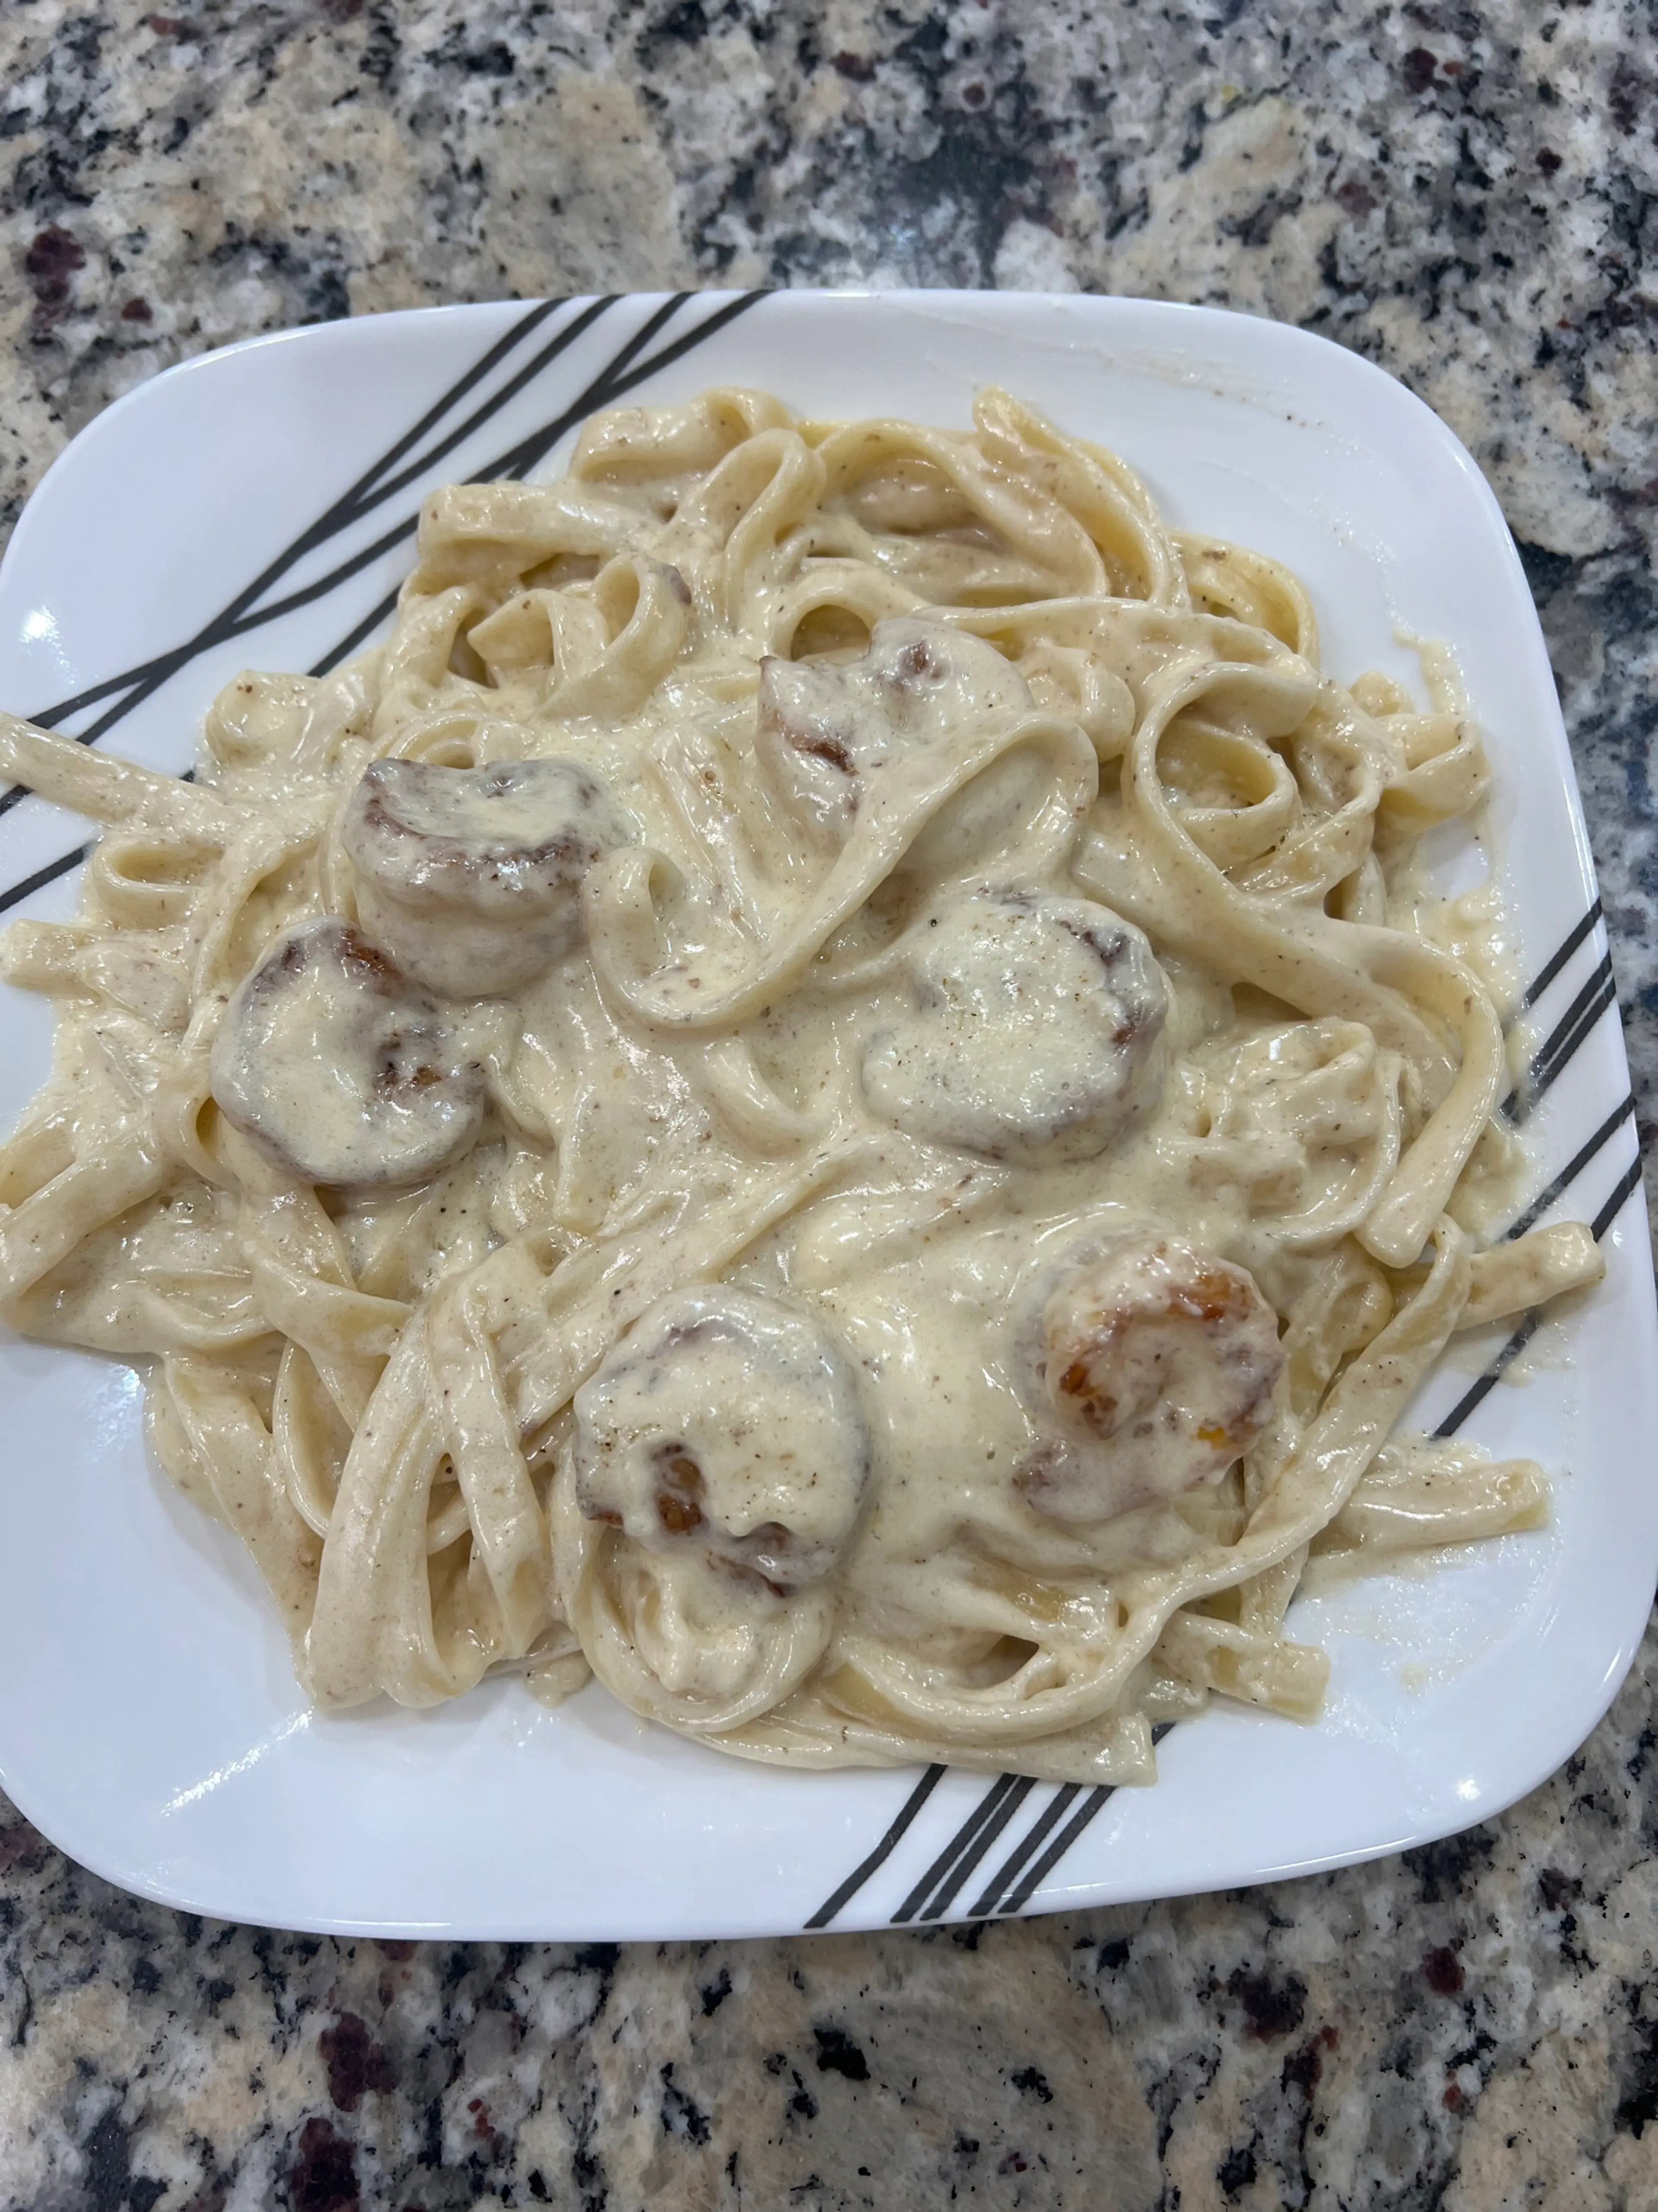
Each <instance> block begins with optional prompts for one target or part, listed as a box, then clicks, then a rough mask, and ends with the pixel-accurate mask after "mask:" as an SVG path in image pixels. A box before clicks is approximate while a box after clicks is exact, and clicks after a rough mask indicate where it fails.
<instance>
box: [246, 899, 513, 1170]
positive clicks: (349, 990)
mask: <svg viewBox="0 0 1658 2212" xmlns="http://www.w3.org/2000/svg"><path fill="white" fill-rule="evenodd" d="M211 1079H212V1086H213V1096H214V1098H215V1099H216V1102H217V1103H218V1106H219V1108H220V1110H221V1111H222V1113H223V1114H224V1115H226V1117H227V1118H228V1120H230V1121H234V1123H235V1125H236V1126H237V1127H238V1128H240V1129H243V1130H245V1131H246V1133H247V1134H248V1135H249V1136H251V1137H253V1138H254V1139H257V1140H258V1142H259V1143H260V1144H261V1145H263V1146H264V1149H265V1150H266V1151H267V1152H270V1154H271V1155H272V1157H273V1158H275V1159H276V1160H277V1161H278V1162H279V1163H281V1164H282V1165H283V1166H285V1167H287V1168H288V1169H289V1170H291V1171H292V1172H293V1173H294V1174H295V1175H297V1176H301V1177H303V1179H304V1180H305V1181H306V1182H317V1183H331V1184H357V1185H372V1184H396V1183H410V1182H423V1181H424V1180H425V1178H426V1177H427V1176H431V1175H435V1174H436V1172H437V1170H439V1169H440V1168H441V1167H446V1166H447V1165H448V1164H449V1163H450V1161H451V1160H453V1159H456V1158H459V1155H460V1154H461V1153H462V1152H465V1150H466V1149H467V1147H468V1146H470V1145H471V1143H472V1141H473V1139H474V1138H475V1137H476V1136H477V1132H478V1124H479V1123H480V1121H482V1120H483V1106H484V1083H483V1070H482V1069H481V1068H480V1067H479V1066H478V1065H477V1062H476V1061H475V1060H468V1059H467V1058H466V1057H465V1054H464V1053H463V1052H462V1051H461V1049H460V1048H459V1044H458V1042H457V1039H456V1036H455V1033H454V1030H453V1029H452V1026H451V1024H449V1023H448V1022H447V1021H446V1019H445V1018H444V1016H443V1014H442V1012H440V1009H439V1007H438V1006H437V1005H436V1003H435V1002H434V1000H432V999H431V998H430V997H429V996H428V994H427V993H426V992H424V991H422V989H421V988H420V987H419V985H418V984H416V983H411V982H410V980H409V978H408V977H407V976H406V975H404V974H403V973H402V972H401V971H400V970H399V969H398V968H397V967H396V966H395V965H394V963H392V961H390V960H389V959H387V957H386V955H385V953H383V952H382V951H380V949H379V948H378V946H376V945H371V944H369V943H368V941H367V939H366V938H364V937H362V936H361V935H360V934H359V933H358V932H357V931H356V930H355V929H352V928H349V927H348V926H347V925H346V924H345V923H344V922H343V921H338V920H337V919H335V918H333V917H330V918H328V919H327V920H325V921H313V922H312V923H310V924H309V925H308V926H307V927H305V928H304V929H300V930H296V931H295V933H293V935H291V936H289V937H287V938H285V939H283V940H282V943H281V944H280V945H277V946H276V949H275V951H272V952H271V953H270V955H269V956H268V957H266V958H265V959H264V961H263V962H262V963H260V965H259V966H258V968H256V969H254V971H253V973H252V975H250V976H249V977H248V978H247V980H246V981H245V982H244V983H243V984H242V985H241V987H240V989H239V990H238V991H237V992H236V994H235V995H234V998H233V999H232V1000H231V1001H230V1004H229V1006H228V1007H227V1008H226V1009H225V1015H224V1019H223V1022H222V1024H221V1025H220V1030H219V1034H218V1037H217V1040H216V1042H215V1045H214V1048H213V1059H212V1066H211Z"/></svg>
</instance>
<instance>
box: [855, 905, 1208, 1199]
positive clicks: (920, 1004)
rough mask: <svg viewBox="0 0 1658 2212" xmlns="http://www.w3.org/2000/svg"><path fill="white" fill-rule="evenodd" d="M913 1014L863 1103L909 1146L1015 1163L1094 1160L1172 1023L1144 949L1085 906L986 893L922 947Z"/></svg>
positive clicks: (883, 1048) (872, 1058) (1103, 912)
mask: <svg viewBox="0 0 1658 2212" xmlns="http://www.w3.org/2000/svg"><path fill="white" fill-rule="evenodd" d="M910 976H911V984H912V988H913V990H914V1000H915V1005H914V1012H913V1013H912V1014H911V1015H910V1016H909V1017H908V1019H906V1020H904V1021H902V1022H901V1023H900V1024H898V1025H897V1026H896V1028H893V1029H888V1030H878V1031H877V1032H876V1033H875V1034H874V1036H872V1038H871V1040H870V1043H869V1047H868V1049H867V1051H866V1052H865V1055H864V1066H863V1077H864V1091H865V1097H867V1098H868V1100H869V1103H870V1104H871V1105H872V1107H873V1108H874V1109H875V1110H876V1112H877V1113H878V1114H884V1115H888V1116H890V1119H891V1120H893V1121H896V1123H897V1124H898V1126H899V1127H900V1128H902V1129H903V1130H904V1131H905V1132H906V1133H908V1135H910V1136H912V1137H920V1138H922V1139H925V1140H926V1141H927V1142H928V1143H931V1144H936V1145H957V1146H962V1147H963V1149H964V1150H966V1151H968V1152H980V1153H982V1154H984V1155H985V1156H986V1157H987V1158H991V1159H997V1160H1010V1161H1014V1162H1027V1163H1033V1164H1035V1163H1041V1162H1044V1161H1048V1160H1087V1159H1093V1158H1096V1156H1097V1155H1098V1154H1099V1153H1101V1152H1103V1151H1104V1150H1105V1148H1106V1146H1108V1144H1109V1143H1110V1141H1111V1139H1112V1138H1113V1137H1114V1135H1115V1134H1116V1133H1117V1130H1118V1129H1119V1127H1121V1124H1122V1122H1123V1121H1124V1120H1125V1118H1126V1117H1127V1115H1128V1114H1129V1112H1130V1111H1131V1110H1132V1109H1133V1106H1134V1104H1135V1103H1137V1101H1138V1100H1139V1098H1140V1097H1143V1096H1144V1095H1145V1091H1146V1089H1147V1087H1148V1086H1147V1083H1146V1081H1145V1076H1146V1070H1147V1065H1148V1062H1149V1061H1150V1060H1151V1055H1152V1051H1153V1048H1154V1047H1155V1046H1156V1044H1157V1037H1158V1034H1159V1032H1160V1031H1161V1030H1162V1028H1163V1019H1164V1016H1165V1015H1166V1013H1167V1012H1168V1006H1169V994H1168V990H1167V987H1166V986H1165V984H1164V982H1163V971H1162V969H1160V968H1159V967H1158V965H1157V961H1156V959H1155V957H1153V954H1152V951H1151V946H1150V945H1149V944H1148V943H1147V942H1146V940H1145V938H1144V937H1143V936H1142V935H1141V934H1140V933H1139V930H1138V929H1136V928H1135V927H1133V924H1132V923H1131V922H1127V921H1123V920H1122V919H1121V916H1120V915H1114V914H1113V913H1112V911H1111V909H1110V908H1109V907H1104V906H1098V905H1096V904H1095V903H1094V902H1093V901H1092V900H1090V899H1074V898H1054V897H1048V896H1042V894H1039V893H1033V892H1012V891H995V890H985V891H980V892H977V893H975V895H974V896H971V897H970V898H967V899H963V900H962V901H960V902H958V903H957V904H955V905H953V906H950V907H946V908H944V911H943V912H942V913H940V914H939V915H938V916H937V917H936V918H933V919H932V922H931V926H930V927H927V928H926V929H925V930H923V931H921V932H920V935H919V940H918V947H917V951H916V954H915V956H914V960H913V961H912V963H911V969H910Z"/></svg>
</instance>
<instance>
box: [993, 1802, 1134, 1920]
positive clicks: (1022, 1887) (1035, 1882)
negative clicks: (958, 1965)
mask: <svg viewBox="0 0 1658 2212" xmlns="http://www.w3.org/2000/svg"><path fill="white" fill-rule="evenodd" d="M1113 1790H1114V1784H1111V1783H1108V1782H1096V1784H1095V1785H1094V1787H1093V1788H1092V1789H1091V1790H1090V1791H1089V1793H1088V1795H1087V1796H1086V1797H1084V1799H1083V1802H1082V1803H1081V1804H1080V1805H1079V1806H1078V1808H1077V1809H1076V1811H1075V1812H1074V1813H1073V1814H1072V1816H1071V1818H1070V1819H1069V1820H1067V1821H1066V1824H1065V1826H1064V1827H1063V1828H1061V1829H1060V1832H1059V1834H1058V1835H1057V1836H1055V1837H1054V1840H1053V1842H1052V1843H1051V1844H1049V1845H1048V1849H1047V1850H1045V1851H1044V1852H1043V1853H1042V1857H1040V1858H1039V1859H1038V1860H1037V1861H1036V1863H1035V1866H1033V1867H1031V1868H1030V1869H1029V1871H1028V1872H1027V1873H1026V1874H1025V1875H1023V1877H1022V1878H1021V1879H1020V1880H1019V1881H1017V1882H1015V1884H1014V1885H1013V1887H1012V1888H1011V1889H1010V1890H1009V1891H1008V1893H1007V1894H1006V1895H1005V1897H1004V1898H1003V1899H1002V1901H1001V1904H1000V1905H999V1907H998V1911H1000V1912H1003V1913H1008V1912H1018V1911H1023V1908H1024V1907H1025V1906H1026V1905H1029V1902H1030V1900H1031V1899H1032V1898H1033V1897H1034V1896H1035V1894H1036V1892H1037V1891H1038V1890H1039V1889H1040V1888H1041V1887H1042V1884H1043V1883H1044V1882H1045V1881H1047V1880H1048V1876H1049V1875H1051V1874H1052V1873H1053V1871H1054V1868H1055V1867H1056V1866H1058V1864H1059V1863H1060V1860H1061V1859H1062V1858H1063V1857H1065V1855H1066V1852H1067V1851H1068V1850H1070V1849H1071V1846H1072V1844H1074V1843H1075V1842H1076V1840H1077V1838H1078V1836H1080V1835H1081V1833H1082V1832H1083V1830H1084V1828H1085V1827H1086V1826H1088V1824H1089V1822H1090V1820H1093V1818H1094V1817H1095V1815H1096V1814H1097V1813H1098V1812H1099V1810H1100V1808H1102V1806H1103V1804H1104V1803H1105V1801H1106V1799H1107V1798H1108V1797H1109V1796H1111V1795H1112V1794H1113Z"/></svg>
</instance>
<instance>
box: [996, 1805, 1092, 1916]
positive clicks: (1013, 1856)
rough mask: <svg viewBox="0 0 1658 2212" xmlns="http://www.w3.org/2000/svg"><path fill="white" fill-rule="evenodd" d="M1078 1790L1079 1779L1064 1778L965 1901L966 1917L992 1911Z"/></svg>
mask: <svg viewBox="0 0 1658 2212" xmlns="http://www.w3.org/2000/svg"><path fill="white" fill-rule="evenodd" d="M1082 1791H1083V1785H1082V1784H1081V1783H1080V1782H1067V1783H1066V1784H1065V1785H1064V1787H1063V1788H1062V1789H1060V1790H1056V1791H1055V1792H1054V1796H1053V1797H1052V1798H1051V1799H1050V1800H1049V1802H1048V1805H1047V1806H1046V1807H1045V1808H1044V1809H1043V1811H1042V1815H1041V1817H1040V1818H1039V1819H1038V1820H1035V1822H1034V1823H1033V1824H1032V1826H1030V1828H1029V1830H1028V1831H1027V1832H1026V1834H1025V1836H1024V1838H1023V1841H1022V1842H1021V1843H1020V1844H1018V1845H1017V1847H1016V1848H1015V1849H1014V1850H1012V1851H1011V1853H1010V1854H1009V1855H1008V1857H1006V1858H1005V1859H1004V1860H1003V1861H1002V1863H1001V1865H1000V1866H999V1868H998V1869H997V1870H996V1872H995V1873H994V1874H993V1875H992V1876H991V1878H990V1881H989V1883H988V1884H987V1887H986V1888H985V1890H984V1892H983V1893H982V1894H981V1896H980V1898H979V1899H978V1901H977V1902H976V1904H973V1905H969V1907H968V1909H967V1917H968V1918H969V1920H982V1919H983V1918H984V1917H985V1916H986V1915H987V1913H991V1912H994V1911H995V1910H996V1908H997V1906H998V1905H999V1904H1000V1903H1001V1900H1002V1899H1003V1898H1004V1897H1005V1895H1006V1894H1007V1891H1008V1886H1009V1884H1010V1883H1011V1882H1014V1881H1017V1879H1018V1877H1019V1875H1020V1872H1021V1870H1022V1869H1023V1868H1024V1867H1025V1866H1026V1865H1028V1864H1029V1861H1030V1860H1031V1859H1032V1858H1034V1857H1035V1855H1036V1853H1037V1852H1038V1851H1039V1850H1041V1849H1042V1845H1043V1844H1045V1843H1046V1842H1047V1841H1048V1838H1049V1836H1050V1835H1052V1833H1053V1832H1054V1829H1055V1828H1056V1827H1057V1826H1059V1823H1060V1820H1061V1819H1063V1817H1064V1815H1065V1812H1066V1808H1067V1807H1068V1806H1069V1805H1071V1804H1072V1802H1074V1801H1075V1800H1076V1799H1077V1798H1078V1797H1080V1796H1082Z"/></svg>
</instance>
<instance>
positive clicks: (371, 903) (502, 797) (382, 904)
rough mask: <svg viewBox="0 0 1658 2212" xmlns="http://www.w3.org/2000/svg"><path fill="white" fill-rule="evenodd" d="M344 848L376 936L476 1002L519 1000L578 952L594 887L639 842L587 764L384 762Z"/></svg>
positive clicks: (400, 958) (363, 789) (361, 788)
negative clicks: (586, 900)
mask: <svg viewBox="0 0 1658 2212" xmlns="http://www.w3.org/2000/svg"><path fill="white" fill-rule="evenodd" d="M343 840H344V845H345V849H346V852H347V854H349V858H350V860H351V864H352V866H353V868H354V870H355V874H356V891H357V912H358V915H359V917H360V919H361V922H362V925H363V927H364V928H365V929H366V930H367V932H368V933H369V934H370V935H371V936H372V937H374V939H376V940H377V941H378V942H379V943H380V944H381V945H385V947H386V950H387V951H389V952H390V953H391V954H392V957H393V958H394V959H395V960H397V962H398V963H399V965H400V966H402V967H403V968H404V969H406V970H407V971H408V973H409V974H410V975H412V976H413V977H414V978H415V980H416V981H417V982H420V983H423V984H425V985H426V987H427V988H428V990H433V991H437V992H440V994H443V995H444V996H445V997H449V998H462V999H470V998H487V997H490V996H493V995H495V994H500V993H502V992H508V991H516V990H519V989H520V988H521V987H522V986H523V985H525V983H527V982H529V981H531V980H532V979H533V978H534V977H535V976H537V975H542V974H544V972H545V971H546V969H549V968H550V967H551V965H552V964H553V963H554V962H555V961H556V960H558V959H560V958H562V956H563V955H564V954H565V953H567V952H568V951H571V950H572V949H573V948H574V945H576V944H577V942H578V941H579V939H580V934H581V884H582V879H583V878H584V877H585V876H586V872H587V870H588V869H589V868H590V867H592V865H593V863H594V861H595V860H598V858H599V856H600V855H601V854H604V853H605V852H608V851H610V850H611V849H613V848H615V847H616V846H618V845H624V844H627V843H628V842H630V837H629V830H628V829H627V826H626V825H625V823H623V819H622V817H621V815H620V814H619V812H618V811H617V810H616V805H615V804H614V803H613V801H612V800H611V798H610V793H609V792H608V791H607V790H606V788H605V787H604V784H603V783H602V782H601V781H599V779H598V776H596V775H594V774H593V773H592V770H591V769H586V768H584V767H583V766H581V764H580V763H579V762H576V761H568V760H531V761H497V762H495V763H492V765H491V766H489V767H488V768H479V769H453V768H439V767H435V766H434V765H433V764H432V763H429V762H426V761H408V760H381V761H375V762H374V763H371V764H370V766H369V767H368V768H367V769H364V771H363V774H362V778H361V781H360V782H359V783H358V785H357V787H356V788H355V791H354V792H353V793H352V794H351V797H350V799H349V801H348V803H347V806H346V812H345V821H344V826H343Z"/></svg>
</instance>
